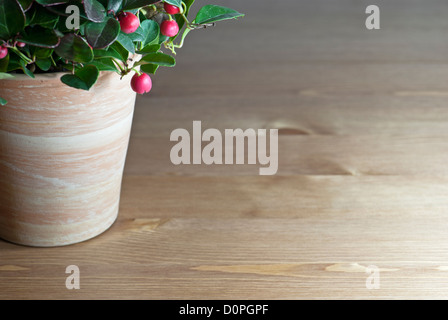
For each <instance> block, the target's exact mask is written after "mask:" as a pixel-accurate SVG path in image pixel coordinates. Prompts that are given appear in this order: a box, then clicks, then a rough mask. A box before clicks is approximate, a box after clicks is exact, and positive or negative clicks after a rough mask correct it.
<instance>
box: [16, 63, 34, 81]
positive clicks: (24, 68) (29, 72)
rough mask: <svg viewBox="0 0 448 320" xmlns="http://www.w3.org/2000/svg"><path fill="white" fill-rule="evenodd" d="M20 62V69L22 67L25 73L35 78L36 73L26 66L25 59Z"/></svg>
mask: <svg viewBox="0 0 448 320" xmlns="http://www.w3.org/2000/svg"><path fill="white" fill-rule="evenodd" d="M19 64H20V69H22V71H23V73H25V74H26V75H27V76H28V77H30V78H33V79H34V73H32V72H31V71H30V70H29V69H28V68H27V67H26V63H25V61H23V60H20V61H19Z"/></svg>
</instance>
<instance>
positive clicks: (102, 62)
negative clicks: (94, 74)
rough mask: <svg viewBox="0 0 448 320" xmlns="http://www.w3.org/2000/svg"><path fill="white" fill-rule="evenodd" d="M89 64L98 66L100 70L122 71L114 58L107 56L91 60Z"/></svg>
mask: <svg viewBox="0 0 448 320" xmlns="http://www.w3.org/2000/svg"><path fill="white" fill-rule="evenodd" d="M89 64H91V65H94V66H96V67H97V68H98V70H99V71H113V72H117V73H120V69H118V68H117V66H116V65H115V64H114V63H113V62H112V60H110V59H107V58H103V59H97V60H93V61H91V62H89Z"/></svg>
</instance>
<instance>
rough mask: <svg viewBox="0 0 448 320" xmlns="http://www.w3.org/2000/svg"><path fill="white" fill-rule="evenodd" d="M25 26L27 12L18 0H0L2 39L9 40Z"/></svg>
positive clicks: (0, 31)
mask: <svg viewBox="0 0 448 320" xmlns="http://www.w3.org/2000/svg"><path fill="white" fill-rule="evenodd" d="M24 27H25V13H24V12H23V10H22V7H21V6H20V4H19V3H18V2H17V0H0V39H3V40H9V39H11V38H12V37H13V36H15V35H16V34H17V33H18V32H20V31H22V29H23V28H24Z"/></svg>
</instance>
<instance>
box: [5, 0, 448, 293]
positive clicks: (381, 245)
mask: <svg viewBox="0 0 448 320" xmlns="http://www.w3.org/2000/svg"><path fill="white" fill-rule="evenodd" d="M215 3H220V4H224V5H227V6H229V7H233V8H235V9H238V10H239V11H242V12H244V13H246V14H247V16H246V17H245V18H244V19H241V20H238V21H231V22H225V23H220V24H218V25H217V26H216V27H215V28H209V29H206V30H201V31H197V32H194V33H191V34H190V35H189V37H188V39H187V44H186V46H185V47H184V48H183V49H181V50H179V51H178V57H177V58H178V65H177V66H176V67H175V68H172V69H168V68H166V69H162V70H160V71H159V72H158V74H157V75H156V76H155V77H154V89H153V91H152V93H151V94H148V95H145V96H141V97H139V98H138V101H137V106H136V112H135V121H134V127H133V132H132V137H131V141H130V148H129V154H128V158H127V163H126V168H125V177H124V181H123V187H122V199H121V209H120V213H119V218H118V220H117V221H116V223H115V224H114V225H113V226H112V227H111V229H109V230H108V231H107V232H106V233H104V234H102V235H101V236H99V237H97V238H94V239H92V240H89V241H87V242H83V243H80V244H76V245H71V246H67V247H61V248H29V247H24V246H18V245H14V244H11V243H7V242H3V241H1V242H0V298H1V299H358V298H359V299H373V298H385V299H397V298H405V299H406V298H412V299H415V298H425V299H426V298H436V299H438V298H448V104H447V100H448V38H447V32H448V20H447V19H446V12H447V10H448V3H446V1H445V0H428V1H421V0H397V1H377V2H376V4H378V5H379V6H380V9H381V29H380V30H367V29H366V27H365V19H366V17H367V15H366V14H365V9H366V7H367V5H369V4H371V3H369V2H366V1H349V0H337V1H326V0H313V1H305V0H301V1H298V0H282V1H279V2H275V3H274V4H273V2H272V1H267V0H259V1H254V0H247V1H237V0H226V1H224V0H222V1H220V2H218V1H216V2H215ZM194 120H200V121H202V126H203V128H216V129H219V130H221V131H223V130H224V129H226V128H229V129H236V128H242V129H247V128H255V129H259V128H265V129H279V150H278V153H279V170H278V173H277V174H276V175H274V176H260V175H259V174H258V169H259V165H212V166H206V165H181V166H175V165H173V164H172V163H171V161H170V156H169V155H170V149H171V147H172V146H173V145H174V143H173V142H171V141H170V133H171V132H172V131H173V130H174V129H176V128H186V129H188V130H189V131H190V132H191V130H192V122H193V121H194ZM69 265H77V266H78V267H79V269H80V276H81V277H80V285H81V288H80V289H79V290H67V289H66V286H65V281H66V277H67V276H68V275H67V274H66V273H65V271H66V267H67V266H69ZM369 266H374V267H376V268H378V269H372V270H376V271H377V272H378V273H375V275H377V276H378V277H377V278H375V279H376V280H379V282H378V281H377V282H376V284H379V288H378V287H377V288H372V287H369V286H367V285H366V283H370V282H369V279H371V276H372V275H371V274H370V273H368V272H367V271H368V270H369V269H368V267H369ZM369 276H370V278H369Z"/></svg>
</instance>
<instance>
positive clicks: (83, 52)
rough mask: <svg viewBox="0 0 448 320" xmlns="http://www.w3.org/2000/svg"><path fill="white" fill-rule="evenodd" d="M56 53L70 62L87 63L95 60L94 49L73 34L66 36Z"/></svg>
mask: <svg viewBox="0 0 448 320" xmlns="http://www.w3.org/2000/svg"><path fill="white" fill-rule="evenodd" d="M54 52H55V53H56V54H57V55H59V56H60V57H61V58H63V59H65V60H69V61H74V62H79V63H86V62H90V61H92V60H93V50H92V48H91V47H90V46H89V44H88V43H87V42H86V41H85V40H84V39H83V38H81V37H80V36H78V35H75V34H73V33H69V34H66V35H65V36H64V37H63V38H62V39H61V42H60V44H59V46H58V47H57V48H56V49H55V50H54Z"/></svg>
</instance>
